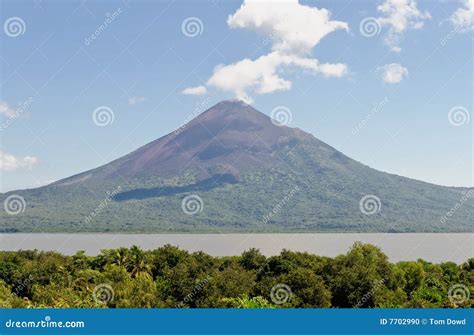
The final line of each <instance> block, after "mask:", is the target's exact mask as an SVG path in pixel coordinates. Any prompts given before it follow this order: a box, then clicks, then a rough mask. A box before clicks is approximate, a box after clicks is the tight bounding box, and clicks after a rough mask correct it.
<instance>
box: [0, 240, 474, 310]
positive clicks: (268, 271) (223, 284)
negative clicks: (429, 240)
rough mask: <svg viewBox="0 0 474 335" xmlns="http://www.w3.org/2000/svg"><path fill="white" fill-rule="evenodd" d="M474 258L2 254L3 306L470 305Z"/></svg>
mask: <svg viewBox="0 0 474 335" xmlns="http://www.w3.org/2000/svg"><path fill="white" fill-rule="evenodd" d="M473 290H474V258H471V259H468V260H467V261H466V262H465V263H463V264H461V265H458V264H455V263H453V262H446V263H441V264H433V263H430V262H427V261H424V260H421V259H420V260H418V261H409V262H398V263H391V262H389V260H388V258H387V256H386V255H385V254H383V253H382V252H381V250H380V249H379V248H377V247H375V246H373V245H369V244H361V243H356V244H354V245H353V246H352V248H351V249H350V250H349V251H348V252H347V254H345V255H340V256H337V257H335V258H330V257H322V256H317V255H313V254H309V253H303V252H293V251H288V250H283V251H282V252H281V253H280V254H279V255H277V256H271V257H266V256H264V255H262V254H261V253H260V252H259V250H257V249H250V250H248V251H245V252H244V253H242V255H240V256H232V257H212V256H210V255H208V254H206V253H204V252H194V253H190V252H188V251H185V250H181V249H179V248H177V247H174V246H171V245H166V246H163V247H161V248H158V249H156V250H150V251H144V250H142V249H140V248H139V247H136V246H134V247H132V248H130V249H127V248H119V249H110V250H103V251H102V252H101V253H100V254H99V255H97V256H87V255H86V254H85V253H84V252H78V253H76V254H75V255H73V256H65V255H61V254H59V253H56V252H40V251H36V250H33V251H16V252H5V251H4V252H0V307H4V308H5V307H6V308H20V307H28V308H41V307H58V308H69V307H71V308H72V307H75V308H88V307H108V308H119V307H120V308H127V307H139V308H204V307H211V308H214V307H222V308H281V307H296V308H311V307H316V308H327V307H337V308H372V307H383V308H394V307H409V308H410V307H414V308H433V307H441V308H458V307H463V308H469V307H472V306H473V305H474V304H473V302H474V300H473V298H472V297H471V296H470V292H473Z"/></svg>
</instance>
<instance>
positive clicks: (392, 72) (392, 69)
mask: <svg viewBox="0 0 474 335" xmlns="http://www.w3.org/2000/svg"><path fill="white" fill-rule="evenodd" d="M382 69H383V70H384V73H383V77H382V78H383V81H384V82H386V83H389V84H396V83H399V82H401V81H402V80H403V78H405V77H406V76H408V70H407V68H406V67H403V66H401V65H400V64H397V63H392V64H387V65H384V66H383V67H382Z"/></svg>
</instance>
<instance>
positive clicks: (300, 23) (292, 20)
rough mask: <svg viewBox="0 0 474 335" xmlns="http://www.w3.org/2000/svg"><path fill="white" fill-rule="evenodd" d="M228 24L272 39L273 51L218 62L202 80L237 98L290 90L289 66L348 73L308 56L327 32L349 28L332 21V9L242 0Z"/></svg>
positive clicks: (284, 0)
mask: <svg viewBox="0 0 474 335" xmlns="http://www.w3.org/2000/svg"><path fill="white" fill-rule="evenodd" d="M227 23H228V25H229V26H230V27H231V28H244V29H249V30H252V31H255V32H257V33H259V34H261V35H263V36H265V38H266V39H267V40H270V41H271V43H272V51H271V52H270V53H268V54H265V55H262V56H260V57H258V58H257V59H249V58H245V59H243V60H240V61H237V62H235V63H232V64H228V65H224V64H221V65H219V66H217V67H216V68H215V69H214V72H213V74H212V75H211V77H210V78H209V79H208V81H207V82H206V86H207V87H214V88H217V89H220V90H223V91H227V92H231V93H233V94H235V95H236V96H237V98H239V99H242V100H245V101H247V102H251V101H252V98H251V97H250V96H249V92H252V93H255V94H266V93H271V92H275V91H284V90H289V89H291V86H292V82H291V81H290V80H288V79H286V78H284V77H283V71H284V70H285V69H286V68H288V67H293V68H299V69H303V70H306V71H308V72H309V73H311V74H322V75H324V76H327V77H329V76H332V77H341V76H343V75H344V74H346V73H347V66H346V65H345V64H341V63H337V64H330V63H320V62H319V61H318V60H317V59H314V58H310V57H309V54H310V52H311V50H312V49H313V48H314V47H315V46H316V45H317V44H318V43H319V41H320V40H321V39H322V38H324V37H325V36H326V35H328V34H329V33H331V32H333V31H335V30H338V29H342V30H346V31H347V30H349V27H348V25H347V23H345V22H340V21H332V20H331V19H330V12H329V11H328V10H326V9H318V8H315V7H309V6H304V5H301V4H300V3H299V2H298V0H280V1H274V2H270V1H262V0H245V1H244V2H243V4H242V5H241V7H240V8H239V9H238V10H237V11H236V12H235V13H234V14H232V15H229V17H228V19H227ZM198 87H199V90H197V88H188V89H186V90H184V91H183V93H185V94H192V93H190V92H194V90H196V91H198V92H199V91H200V90H204V89H206V88H205V87H204V86H198Z"/></svg>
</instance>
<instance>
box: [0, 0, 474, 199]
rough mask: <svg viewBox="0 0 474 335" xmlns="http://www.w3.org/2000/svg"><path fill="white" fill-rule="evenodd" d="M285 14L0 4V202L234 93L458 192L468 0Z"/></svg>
mask: <svg viewBox="0 0 474 335" xmlns="http://www.w3.org/2000/svg"><path fill="white" fill-rule="evenodd" d="M290 2H291V3H286V4H280V5H278V6H289V7H288V8H286V7H281V8H280V9H278V8H277V9H275V8H270V9H268V8H264V7H259V6H254V4H251V3H250V4H244V7H241V6H243V3H242V1H222V0H214V1H192V2H191V1H187V2H184V1H181V2H180V1H175V2H171V1H133V2H131V1H130V2H125V1H101V2H95V3H93V2H90V1H81V2H74V1H68V2H60V1H46V0H43V1H36V2H32V1H2V4H1V6H2V8H1V21H2V26H3V31H2V32H1V33H2V37H1V52H0V56H1V58H0V61H1V73H0V85H1V86H0V87H1V88H0V93H1V97H0V114H1V115H0V119H1V121H2V129H1V151H2V161H1V165H0V168H1V185H0V186H1V187H0V191H2V192H5V191H9V190H14V189H18V188H31V187H37V186H40V185H44V184H46V183H48V182H51V181H54V180H58V179H61V178H64V177H68V176H70V175H73V174H76V173H79V172H82V171H85V170H87V169H91V168H94V167H97V166H99V165H102V164H104V163H107V162H109V161H111V160H113V159H115V158H118V157H120V156H123V155H124V154H127V153H129V152H130V151H132V150H134V149H136V148H138V147H140V146H142V145H144V144H146V143H148V142H150V141H152V140H154V139H156V138H158V137H161V136H163V135H165V134H167V133H169V132H171V131H173V130H174V129H176V128H178V127H180V126H181V125H182V124H183V122H185V121H187V120H188V119H189V118H190V116H192V115H194V114H196V113H199V112H201V111H203V110H204V109H205V108H207V107H210V106H212V105H213V104H214V103H217V102H219V101H220V100H223V99H229V98H235V97H239V98H243V99H246V100H247V101H251V102H252V104H253V105H254V106H255V107H256V108H257V109H258V110H260V111H262V112H264V113H266V114H269V115H270V113H271V111H272V110H273V109H274V108H275V107H278V106H285V107H286V108H287V109H288V110H289V111H290V112H291V122H290V124H289V126H293V127H299V128H301V129H303V130H305V131H307V132H310V133H312V134H313V135H314V136H316V137H317V138H319V139H321V140H323V141H325V142H327V143H328V144H330V145H332V146H334V147H335V148H336V149H338V150H340V151H342V152H343V153H344V154H346V155H348V156H350V157H351V158H354V159H356V160H358V161H360V162H362V163H364V164H366V165H369V166H371V167H373V168H376V169H379V170H382V171H386V172H390V173H395V174H399V175H403V176H407V177H410V178H415V179H420V180H423V181H427V182H431V183H435V184H441V185H455V186H473V163H472V157H473V148H474V146H473V126H472V124H473V120H472V117H473V116H472V107H473V101H472V100H473V98H472V97H473V49H472V38H473V34H472V32H473V30H472V22H473V9H474V8H473V7H474V4H473V2H472V0H460V1H414V0H378V1H300V2H299V3H298V2H297V1H290ZM260 5H262V4H260ZM245 6H247V7H245ZM262 6H263V5H262ZM278 6H277V7H278ZM323 9H325V10H327V11H328V12H326V11H324V10H323ZM281 13H285V15H286V16H283V17H281V16H279V15H280V14H281ZM229 16H231V19H228V18H229ZM232 17H233V18H232ZM107 19H108V22H107ZM259 20H260V21H259ZM106 22H107V23H106ZM101 25H102V27H101ZM367 25H368V26H367ZM371 25H372V28H374V29H375V33H374V31H373V30H370V28H371ZM193 28H196V30H193ZM92 35H94V39H92V37H91V36H92ZM372 35H373V36H372ZM258 59H260V60H259V61H258V62H257V60H258ZM243 60H247V61H245V62H243V63H240V64H239V62H242V61H243ZM232 64H233V65H234V66H232ZM235 64H238V65H235ZM323 64H325V65H323ZM218 65H220V67H219V68H217V69H216V66H218ZM222 69H224V70H225V71H224V72H222V73H221V72H219V70H222ZM246 71H248V73H247V72H246ZM259 71H262V74H261V75H260V76H257V77H255V78H254V76H255V75H256V74H255V73H258V72H259ZM211 78H213V79H211ZM196 87H197V88H196ZM185 89H188V91H185V92H188V93H193V94H183V90H185ZM96 110H97V112H96V113H99V114H100V115H101V116H105V119H99V120H98V119H95V120H94V118H93V115H94V111H96ZM450 111H451V113H450ZM96 115H97V114H96ZM112 115H113V122H111V116H112ZM107 117H109V118H107ZM94 121H95V122H94ZM101 122H104V123H106V125H105V126H99V125H98V123H99V124H100V123H101Z"/></svg>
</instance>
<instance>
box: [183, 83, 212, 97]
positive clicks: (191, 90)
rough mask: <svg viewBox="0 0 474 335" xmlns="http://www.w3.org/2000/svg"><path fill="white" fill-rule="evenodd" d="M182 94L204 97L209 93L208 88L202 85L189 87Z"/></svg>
mask: <svg viewBox="0 0 474 335" xmlns="http://www.w3.org/2000/svg"><path fill="white" fill-rule="evenodd" d="M181 93H183V94H186V95H203V94H206V93H207V88H206V87H205V86H202V85H201V86H195V87H187V88H185V89H184V90H183V91H182V92H181Z"/></svg>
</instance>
